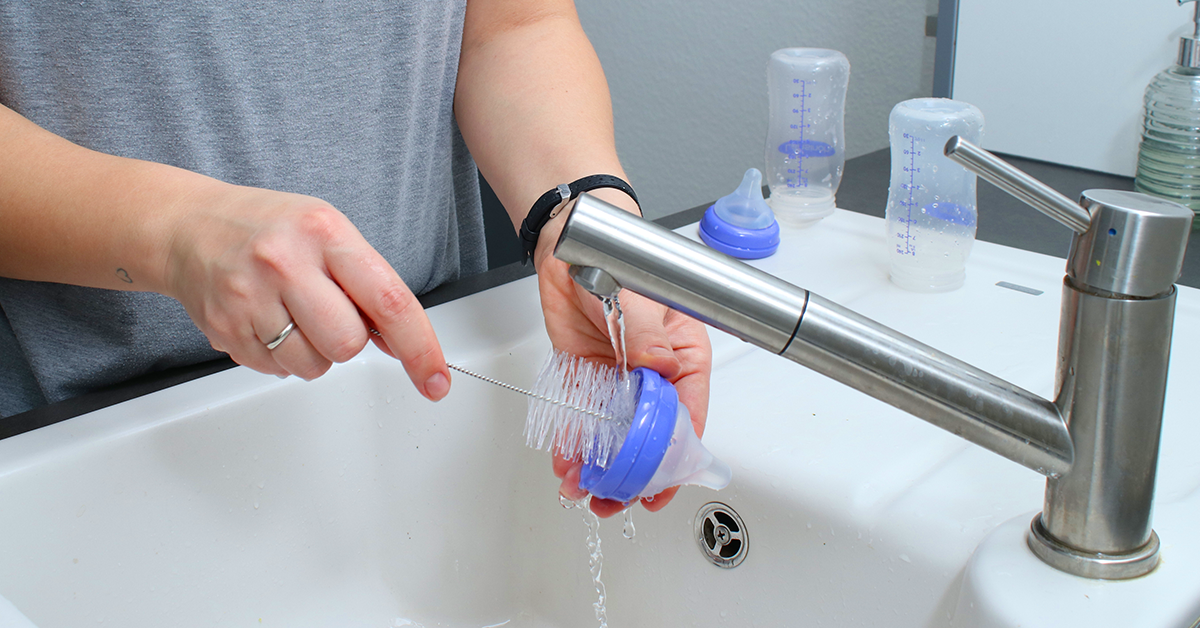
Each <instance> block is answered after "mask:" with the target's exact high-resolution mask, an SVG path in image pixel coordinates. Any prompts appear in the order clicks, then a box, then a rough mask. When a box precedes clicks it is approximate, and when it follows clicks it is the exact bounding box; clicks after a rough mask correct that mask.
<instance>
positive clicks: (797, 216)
mask: <svg viewBox="0 0 1200 628" xmlns="http://www.w3.org/2000/svg"><path fill="white" fill-rule="evenodd" d="M849 80H850V61H848V60H847V59H846V56H845V55H843V54H842V53H840V52H838V51H836V50H825V49H821V48H784V49H783V50H776V51H775V52H774V53H772V54H771V60H770V62H769V63H768V64H767V92H768V97H769V100H770V125H769V127H768V130H767V186H768V187H769V188H770V190H771V198H770V199H769V200H768V201H767V202H768V203H769V204H770V206H771V209H773V210H774V211H775V216H776V217H777V218H778V219H779V221H780V222H782V223H784V224H790V225H793V226H801V227H803V226H808V225H811V224H813V223H815V222H816V221H818V220H820V219H821V218H824V217H825V216H828V215H829V214H831V213H833V208H834V194H835V193H836V192H837V188H838V185H839V184H840V183H841V182H842V167H843V166H844V165H845V163H846V150H845V144H846V140H845V131H844V127H843V119H844V115H845V106H846V86H847V84H848V83H849Z"/></svg>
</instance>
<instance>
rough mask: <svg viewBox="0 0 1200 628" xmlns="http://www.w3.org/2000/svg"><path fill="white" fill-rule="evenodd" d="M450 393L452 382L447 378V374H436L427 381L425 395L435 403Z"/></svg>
mask: <svg viewBox="0 0 1200 628" xmlns="http://www.w3.org/2000/svg"><path fill="white" fill-rule="evenodd" d="M448 392H450V380H449V379H447V378H446V374H445V373H434V374H433V376H432V377H430V378H429V379H427V380H425V395H426V396H428V397H429V398H430V399H433V400H434V401H438V400H440V399H441V398H442V397H445V396H446V393H448Z"/></svg>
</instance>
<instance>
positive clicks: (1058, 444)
mask: <svg viewBox="0 0 1200 628" xmlns="http://www.w3.org/2000/svg"><path fill="white" fill-rule="evenodd" d="M554 255H555V257H557V258H559V259H561V260H563V261H565V262H567V263H569V264H571V265H573V266H576V267H583V268H588V269H603V272H604V273H605V274H606V275H608V276H609V277H611V278H612V279H613V280H614V281H615V282H616V283H617V284H619V285H620V286H622V287H625V288H628V289H630V290H632V291H634V292H637V293H639V294H641V295H643V296H646V297H648V298H650V299H653V300H655V301H658V302H660V303H663V304H665V305H668V306H670V307H673V308H675V309H677V310H679V311H682V312H685V313H687V314H689V315H691V316H693V317H695V318H697V319H699V320H701V321H703V322H705V323H707V324H709V325H712V326H713V327H716V328H718V329H721V330H723V331H726V332H728V333H730V334H733V335H734V336H736V337H738V338H741V339H742V340H745V341H747V342H750V343H752V344H754V345H757V346H759V347H761V348H763V349H766V350H768V351H771V352H773V353H776V354H779V355H781V356H783V357H786V358H788V359H790V360H793V361H795V362H798V363H800V364H803V365H805V366H807V367H809V368H812V369H813V370H816V371H817V372H819V373H822V374H824V375H826V376H828V377H831V378H833V379H836V380H838V381H840V382H842V383H845V384H847V385H849V386H851V387H853V388H856V389H858V390H860V391H862V392H864V393H866V394H868V395H871V396H873V397H875V398H877V399H880V400H882V401H884V402H886V403H889V404H891V405H893V406H895V407H897V408H900V409H902V410H905V411H907V412H910V413H912V414H914V415H916V416H917V417H920V418H922V419H925V420H926V421H929V422H930V423H932V424H934V425H937V426H938V427H941V428H943V429H946V430H948V431H950V432H952V433H954V434H957V435H959V436H961V437H963V438H965V439H967V440H969V441H971V442H973V443H976V444H978V445H980V446H982V447H985V448H987V449H989V450H991V451H994V452H996V453H998V454H1000V455H1002V456H1004V457H1006V458H1009V459H1010V460H1013V461H1014V462H1017V463H1019V464H1021V465H1024V466H1026V467H1028V468H1030V469H1033V470H1034V471H1037V472H1039V473H1041V474H1043V475H1046V476H1047V477H1050V478H1056V477H1059V476H1061V475H1064V474H1066V473H1067V472H1068V471H1069V470H1070V468H1071V465H1072V463H1073V461H1074V449H1073V447H1072V444H1071V437H1070V435H1069V432H1068V430H1067V425H1066V422H1065V421H1064V420H1063V417H1062V414H1061V413H1060V411H1059V409H1058V408H1057V407H1056V406H1055V404H1053V403H1052V402H1050V401H1047V400H1045V399H1042V398H1041V397H1039V396H1037V395H1035V394H1033V393H1030V392H1028V391H1025V390H1022V389H1020V388H1018V387H1016V386H1014V385H1012V384H1010V383H1008V382H1006V381H1004V380H1002V379H1000V378H998V377H995V376H993V375H990V374H988V373H986V372H984V371H982V370H980V369H978V368H975V367H973V366H971V365H969V364H967V363H965V362H962V361H960V360H957V359H955V358H953V357H950V356H948V355H946V354H944V353H942V352H940V351H938V350H936V349H934V348H932V347H929V346H927V345H924V344H922V343H920V342H917V341H916V340H913V339H912V338H909V337H907V336H904V335H903V334H900V333H899V332H896V331H895V330H892V329H889V328H887V327H885V326H883V325H881V324H879V323H877V322H875V321H872V320H870V319H868V318H866V317H863V316H861V315H859V314H856V313H854V312H852V311H850V310H848V309H846V308H843V307H841V306H839V305H837V304H836V303H833V302H832V301H829V300H828V299H825V298H822V297H821V296H819V295H816V294H812V293H811V292H809V291H808V290H805V289H804V288H800V287H798V286H794V285H792V284H790V283H787V282H785V281H783V280H781V279H779V278H777V277H774V276H772V275H769V274H767V273H764V272H762V271H759V270H758V269H756V268H754V267H752V266H749V265H747V264H744V263H742V262H739V261H737V260H734V259H733V258H730V257H727V256H725V255H722V254H720V253H717V252H715V251H712V250H711V249H709V248H707V247H705V246H702V245H700V244H698V243H696V242H693V241H692V240H689V239H687V238H684V237H682V236H679V235H677V234H675V233H673V232H671V231H669V230H667V229H664V228H662V227H659V226H657V225H655V224H653V223H650V222H647V221H644V220H641V219H639V218H637V217H636V216H633V215H631V214H629V213H627V212H623V211H621V210H619V209H617V208H615V207H613V206H611V205H609V204H607V203H604V202H603V201H600V200H598V199H596V198H594V197H591V196H589V195H586V194H584V195H581V196H580V198H579V200H578V201H577V203H576V205H575V209H574V210H573V211H572V213H571V216H570V217H569V219H568V221H567V224H566V226H565V228H564V230H563V232H562V235H561V237H560V239H559V241H558V245H557V247H556V248H555V252H554ZM576 274H577V275H579V276H586V275H589V274H590V273H589V272H586V271H576ZM581 285H584V284H581ZM584 287H585V288H587V287H588V286H587V285H584ZM590 289H591V288H589V290H590Z"/></svg>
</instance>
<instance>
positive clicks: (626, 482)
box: [579, 367, 731, 503]
mask: <svg viewBox="0 0 1200 628" xmlns="http://www.w3.org/2000/svg"><path fill="white" fill-rule="evenodd" d="M630 376H631V377H634V376H636V377H638V380H639V385H638V401H637V408H636V410H635V411H634V417H633V423H632V425H630V427H629V432H628V433H627V434H626V435H625V441H624V442H623V443H622V444H621V448H620V450H619V451H618V452H617V455H616V456H614V457H613V459H612V461H611V462H610V463H609V465H608V468H602V467H600V466H599V465H597V464H595V463H589V464H585V465H584V466H583V469H582V471H581V473H580V476H579V488H582V489H584V490H586V491H587V492H589V493H591V494H592V495H594V496H596V497H600V498H603V499H612V500H616V501H619V502H622V503H627V502H630V501H632V500H633V499H635V498H637V497H650V496H653V495H656V494H658V493H659V492H661V491H662V490H663V489H666V488H669V487H671V486H678V485H680V484H699V485H701V486H708V487H710V488H715V489H720V488H724V487H725V486H726V485H727V484H729V479H730V476H731V472H730V470H729V467H728V466H727V465H725V464H724V463H722V462H721V461H720V460H717V459H716V458H715V457H713V455H712V454H710V453H709V452H708V450H706V449H705V448H704V445H702V444H701V443H700V439H699V438H698V437H697V436H696V432H695V430H694V429H693V428H692V424H691V420H690V419H689V418H688V413H687V409H686V408H685V407H684V406H683V404H681V403H679V395H678V393H676V392H675V386H674V385H673V384H671V382H669V381H667V380H665V379H663V377H662V375H659V374H658V373H657V372H655V371H652V370H650V369H647V368H642V367H639V368H637V369H634V372H633V373H632V374H631V375H630ZM681 417H682V423H684V425H681ZM668 467H669V468H668Z"/></svg>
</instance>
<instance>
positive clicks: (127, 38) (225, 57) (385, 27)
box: [0, 0, 487, 416]
mask: <svg viewBox="0 0 1200 628" xmlns="http://www.w3.org/2000/svg"><path fill="white" fill-rule="evenodd" d="M465 7H466V3H465V0H451V1H438V0H407V1H400V2H397V1H393V0H375V1H370V0H267V1H256V2H243V1H242V0H203V1H200V0H110V1H108V2H101V1H96V0H82V1H79V2H35V1H27V0H15V1H12V2H3V3H0V102H2V103H3V104H4V105H6V106H8V107H10V108H12V109H14V110H16V111H17V112H18V113H21V114H22V115H24V116H26V117H28V118H29V119H30V120H32V121H33V122H35V123H37V124H39V125H41V126H42V127H43V128H45V129H47V130H49V131H51V132H53V133H56V134H58V135H61V136H63V137H65V138H67V139H69V140H71V141H73V142H76V143H78V144H81V145H83V146H86V147H88V148H92V149H95V150H98V151H102V152H105V153H110V154H114V155H121V156H125V157H133V158H137V159H146V160H150V161H155V162H159V163H165V164H171V165H174V166H179V167H181V168H186V169H188V170H193V171H196V172H200V173H203V174H206V175H209V176H212V177H215V178H217V179H220V180H223V181H228V182H230V183H237V184H241V185H251V186H259V187H266V188H271V189H276V190H283V191H288V192H297V193H302V194H309V195H312V196H316V197H319V198H322V199H325V200H326V201H329V202H330V203H332V204H333V205H334V207H337V208H338V209H340V210H341V211H342V212H344V213H345V214H346V215H347V216H349V218H350V219H351V220H352V221H353V222H354V223H355V224H356V225H357V226H358V228H359V230H360V231H362V233H363V234H364V235H365V236H366V238H367V240H368V241H369V242H370V243H371V245H372V246H374V247H375V248H376V249H377V250H378V251H379V252H380V253H381V254H383V256H384V257H385V258H386V259H387V260H388V261H389V262H390V263H391V264H392V265H393V266H394V267H395V268H396V270H397V272H399V273H400V276H401V277H402V278H403V279H404V281H405V282H406V283H407V284H408V285H409V287H411V288H412V289H413V291H414V292H417V293H422V292H425V291H428V290H430V289H432V288H434V287H436V286H438V285H439V284H441V283H443V282H446V281H448V280H451V279H455V278H457V277H459V276H460V275H466V274H470V273H475V272H479V271H482V270H484V269H485V268H486V263H487V261H486V260H487V258H486V252H485V250H484V241H483V220H482V214H481V212H480V206H479V188H478V181H477V176H476V171H475V166H474V163H473V162H472V160H471V157H470V155H469V153H468V152H467V149H466V146H465V145H464V143H463V140H462V137H461V135H460V134H459V132H458V127H457V126H456V124H455V121H454V115H453V99H454V86H455V79H456V76H457V70H458V56H459V49H460V46H461V43H462V25H463V15H464V12H465ZM0 202H2V201H0ZM0 213H2V212H0ZM0 228H3V225H0ZM113 228H114V229H119V228H121V226H120V225H114V226H113ZM0 255H3V252H0ZM220 355H221V354H219V353H217V352H216V351H214V350H213V349H212V348H211V347H210V346H209V344H208V341H207V340H206V339H205V337H204V336H203V335H202V334H201V333H200V331H199V330H198V329H196V327H195V325H194V324H193V323H192V322H191V320H190V319H189V318H188V316H187V314H186V313H185V312H184V310H183V307H182V306H181V305H180V304H179V303H178V302H177V301H175V300H173V299H169V298H166V297H163V296H161V295H157V294H147V293H131V292H117V291H109V290H98V289H92V288H81V287H77V286H67V285H62V284H51V283H38V282H30V281H19V280H13V279H2V278H0V416H8V415H12V414H16V413H18V412H22V411H24V410H27V409H30V408H33V407H36V406H39V405H42V404H45V403H53V402H55V401H59V400H62V399H66V398H69V397H73V396H76V395H79V394H81V393H84V392H88V391H90V390H95V389H97V388H101V387H104V386H109V385H112V384H114V383H118V382H122V381H125V380H127V379H130V378H132V377H136V376H138V375H141V374H144V373H148V372H152V371H156V370H160V369H164V368H169V367H173V366H178V365H184V364H190V363H196V362H200V361H204V360H210V359H214V358H217V357H219V356H220Z"/></svg>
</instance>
